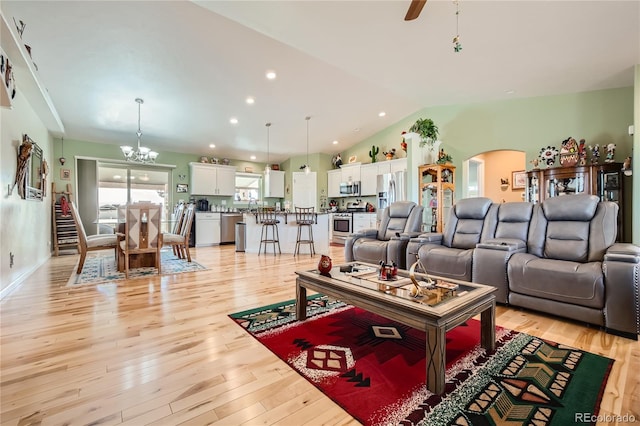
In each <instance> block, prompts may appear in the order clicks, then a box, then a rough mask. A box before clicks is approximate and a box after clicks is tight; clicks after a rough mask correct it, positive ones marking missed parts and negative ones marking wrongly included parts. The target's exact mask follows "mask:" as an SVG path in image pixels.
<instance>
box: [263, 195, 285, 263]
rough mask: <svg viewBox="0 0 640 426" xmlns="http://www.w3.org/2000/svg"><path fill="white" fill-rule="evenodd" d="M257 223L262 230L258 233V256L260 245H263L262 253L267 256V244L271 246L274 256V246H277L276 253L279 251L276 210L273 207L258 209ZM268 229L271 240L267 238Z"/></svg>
mask: <svg viewBox="0 0 640 426" xmlns="http://www.w3.org/2000/svg"><path fill="white" fill-rule="evenodd" d="M258 222H259V223H261V224H262V230H261V231H260V247H259V248H258V256H260V252H261V251H262V245H263V244H264V253H265V254H267V244H269V243H271V244H273V255H274V256H275V255H276V244H277V245H278V252H279V253H280V254H282V251H280V235H279V234H278V224H279V223H280V221H279V220H278V219H276V210H275V209H274V208H273V207H263V208H260V209H258ZM269 229H271V238H269Z"/></svg>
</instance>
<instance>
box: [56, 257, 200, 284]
mask: <svg viewBox="0 0 640 426" xmlns="http://www.w3.org/2000/svg"><path fill="white" fill-rule="evenodd" d="M78 261H79V260H78ZM160 261H161V262H162V275H170V274H182V273H185V272H195V271H204V270H206V269H207V268H206V267H204V266H202V265H201V264H199V263H198V262H196V261H195V260H193V259H192V260H191V262H188V261H187V260H186V259H184V260H183V259H180V258H179V257H177V256H175V255H174V254H173V251H172V250H170V249H169V250H166V249H165V250H161V251H160ZM77 269H78V265H77V264H76V266H75V267H74V268H73V273H72V274H71V277H70V278H69V281H68V282H67V286H77V285H86V284H100V283H105V282H113V281H120V280H125V279H126V276H125V273H124V272H119V271H118V267H117V265H116V259H115V253H114V252H113V250H105V251H103V252H99V253H89V254H88V255H87V258H86V259H85V262H84V266H83V267H82V272H81V273H80V274H77V273H76V270H77ZM157 274H158V270H157V269H156V268H150V267H145V268H133V269H130V270H129V279H130V280H132V279H135V278H140V277H145V276H148V275H157Z"/></svg>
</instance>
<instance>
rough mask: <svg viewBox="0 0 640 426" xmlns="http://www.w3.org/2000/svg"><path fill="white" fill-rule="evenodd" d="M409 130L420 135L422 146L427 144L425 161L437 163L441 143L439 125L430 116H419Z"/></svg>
mask: <svg viewBox="0 0 640 426" xmlns="http://www.w3.org/2000/svg"><path fill="white" fill-rule="evenodd" d="M409 131H410V132H413V133H417V134H418V135H420V144H419V146H420V148H424V147H425V146H427V149H426V150H425V160H424V161H425V163H426V164H433V163H435V162H436V161H437V160H438V148H439V147H440V144H441V142H440V141H439V140H438V133H439V132H438V126H436V125H435V123H434V122H433V120H432V119H430V118H419V119H418V120H417V121H416V122H415V123H413V126H411V127H410V128H409Z"/></svg>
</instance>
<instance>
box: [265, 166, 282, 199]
mask: <svg viewBox="0 0 640 426" xmlns="http://www.w3.org/2000/svg"><path fill="white" fill-rule="evenodd" d="M284 174H285V173H284V172H283V171H281V170H271V171H269V173H268V174H265V175H264V196H265V198H284Z"/></svg>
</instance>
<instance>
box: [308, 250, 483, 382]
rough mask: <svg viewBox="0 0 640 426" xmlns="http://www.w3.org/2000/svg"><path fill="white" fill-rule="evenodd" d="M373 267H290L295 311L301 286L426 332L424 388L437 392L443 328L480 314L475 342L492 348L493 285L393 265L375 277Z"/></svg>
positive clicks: (442, 376) (441, 367) (442, 365)
mask: <svg viewBox="0 0 640 426" xmlns="http://www.w3.org/2000/svg"><path fill="white" fill-rule="evenodd" d="M378 268H379V267H378V266H377V265H371V264H366V263H362V262H351V263H346V264H343V265H339V266H334V267H333V269H332V270H331V272H330V273H329V274H327V275H323V274H321V273H320V272H319V271H318V270H311V271H296V274H297V275H298V277H297V278H296V313H297V319H298V320H300V321H301V320H304V319H306V318H307V311H306V306H307V303H306V301H307V289H309V290H313V291H317V292H318V293H322V294H324V295H327V296H329V297H333V298H336V299H339V300H341V301H343V302H346V303H349V304H351V305H354V306H357V307H359V308H362V309H365V310H367V311H369V312H373V313H375V314H378V315H381V316H383V317H385V318H389V319H392V320H395V321H397V322H399V323H401V324H405V325H408V326H410V327H413V328H416V329H418V330H422V331H424V332H425V333H426V363H427V365H426V371H427V389H428V390H429V391H431V392H433V393H435V394H442V392H444V387H445V360H446V357H445V355H446V346H445V343H446V338H445V334H446V332H447V331H449V330H451V329H453V328H454V327H457V326H458V325H460V324H462V323H464V322H465V321H467V320H468V319H470V318H472V317H474V316H476V315H478V314H480V321H481V331H480V344H481V346H482V347H483V348H485V349H486V350H488V351H493V350H495V344H496V339H495V306H496V303H495V296H493V294H492V293H493V292H494V291H495V288H494V287H491V286H487V285H482V284H475V283H469V282H465V281H458V280H452V279H448V278H440V277H435V276H431V279H432V280H433V284H430V283H429V284H428V283H427V280H428V277H427V276H426V275H423V274H419V273H416V274H415V275H414V277H415V279H416V281H418V283H419V284H420V290H417V287H416V286H415V285H414V284H413V282H412V280H411V278H410V275H411V274H410V272H409V271H405V270H398V273H397V276H396V277H395V279H394V280H382V279H379V278H378Z"/></svg>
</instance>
